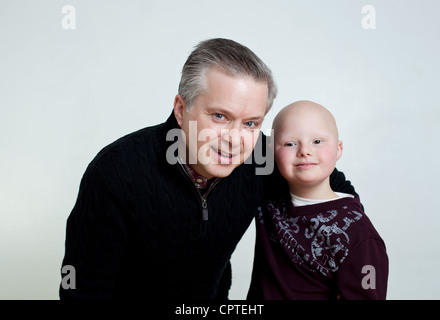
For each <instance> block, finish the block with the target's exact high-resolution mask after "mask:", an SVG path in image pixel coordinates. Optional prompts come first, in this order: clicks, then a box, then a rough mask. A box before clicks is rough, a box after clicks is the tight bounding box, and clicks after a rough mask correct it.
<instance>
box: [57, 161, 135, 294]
mask: <svg viewBox="0 0 440 320" xmlns="http://www.w3.org/2000/svg"><path fill="white" fill-rule="evenodd" d="M111 176H112V174H111V170H110V169H107V170H104V169H103V166H102V165H101V163H100V162H99V161H94V162H92V163H91V164H90V165H89V167H88V168H87V170H86V172H85V173H84V176H83V178H82V180H81V185H80V190H79V194H78V198H77V201H76V203H75V206H74V208H73V210H72V212H71V214H70V216H69V218H68V220H67V228H66V242H65V256H64V260H63V266H66V265H69V266H72V267H73V268H74V270H75V277H74V278H73V279H71V281H74V282H75V284H74V287H72V286H70V287H67V288H66V285H65V284H64V285H63V282H62V283H61V285H60V298H61V299H81V300H83V299H87V300H89V299H113V298H114V297H115V296H114V295H115V292H114V287H115V281H117V280H116V279H117V275H118V272H119V270H120V268H121V261H122V258H121V257H122V255H123V251H124V246H125V243H126V241H127V232H126V225H125V222H124V219H123V210H121V203H120V202H119V201H118V198H117V195H116V194H117V192H115V190H114V185H115V181H114V180H116V179H114V178H113V179H112V178H111ZM63 276H65V275H63V274H62V277H63Z"/></svg>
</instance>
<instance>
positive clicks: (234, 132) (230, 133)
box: [222, 125, 241, 146]
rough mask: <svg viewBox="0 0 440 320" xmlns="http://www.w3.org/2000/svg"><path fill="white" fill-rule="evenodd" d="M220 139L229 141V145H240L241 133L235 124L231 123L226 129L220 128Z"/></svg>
mask: <svg viewBox="0 0 440 320" xmlns="http://www.w3.org/2000/svg"><path fill="white" fill-rule="evenodd" d="M222 140H223V141H225V142H227V143H229V145H230V146H237V145H240V142H241V133H240V128H239V127H238V126H237V125H231V126H229V128H227V129H223V130H222Z"/></svg>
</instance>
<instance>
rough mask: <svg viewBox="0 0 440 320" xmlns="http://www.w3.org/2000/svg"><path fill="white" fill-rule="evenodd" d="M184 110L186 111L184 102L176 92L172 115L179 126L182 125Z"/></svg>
mask: <svg viewBox="0 0 440 320" xmlns="http://www.w3.org/2000/svg"><path fill="white" fill-rule="evenodd" d="M184 112H186V103H185V100H184V99H183V98H182V96H181V95H180V94H178V95H176V97H175V98H174V116H175V117H176V120H177V123H178V124H179V126H180V127H182V123H183V113H184Z"/></svg>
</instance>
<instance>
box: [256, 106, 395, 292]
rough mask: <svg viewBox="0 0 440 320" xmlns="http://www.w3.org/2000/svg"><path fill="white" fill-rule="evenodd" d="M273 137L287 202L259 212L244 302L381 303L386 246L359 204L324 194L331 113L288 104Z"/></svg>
mask: <svg viewBox="0 0 440 320" xmlns="http://www.w3.org/2000/svg"><path fill="white" fill-rule="evenodd" d="M272 138H273V140H272V142H271V145H272V148H273V149H274V155H275V162H276V163H277V166H278V170H279V172H280V173H281V175H282V176H283V177H284V178H285V179H286V181H287V184H288V189H289V191H290V196H289V198H287V199H286V197H283V196H279V197H273V196H272V197H271V199H270V200H269V201H267V202H266V205H265V206H263V207H262V208H259V209H258V214H257V218H256V227H257V243H256V249H255V260H254V269H253V274H252V280H251V286H250V289H249V293H248V299H308V300H311V299H385V297H386V290H387V279H388V257H387V254H386V250H385V244H384V242H383V240H382V239H381V237H380V236H379V234H378V233H377V231H376V230H375V228H374V227H373V225H372V223H371V221H370V220H369V219H368V217H367V216H366V215H365V213H364V212H363V209H362V205H361V203H360V201H359V198H358V197H357V196H353V195H351V194H345V193H335V192H334V191H333V190H332V189H331V188H330V183H329V176H330V174H331V173H332V171H333V169H334V168H335V165H336V161H337V160H338V159H339V158H340V157H341V155H342V142H341V141H339V137H338V130H337V127H336V122H335V120H334V118H333V116H332V115H331V113H330V112H329V111H328V110H327V109H325V108H324V107H322V106H320V105H318V104H316V103H313V102H311V101H298V102H295V103H293V104H291V105H288V106H287V107H285V108H284V109H282V110H281V111H280V112H279V113H278V115H277V116H276V117H275V119H274V121H273V137H272Z"/></svg>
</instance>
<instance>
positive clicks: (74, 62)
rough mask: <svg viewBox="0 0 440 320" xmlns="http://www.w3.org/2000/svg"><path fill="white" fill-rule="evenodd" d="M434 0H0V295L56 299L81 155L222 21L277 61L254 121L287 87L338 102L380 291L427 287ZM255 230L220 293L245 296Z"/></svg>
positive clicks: (133, 111) (165, 99)
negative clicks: (384, 281) (227, 289)
mask: <svg viewBox="0 0 440 320" xmlns="http://www.w3.org/2000/svg"><path fill="white" fill-rule="evenodd" d="M64 5H72V6H73V7H74V8H75V14H76V19H75V21H73V20H72V19H71V20H67V18H66V17H68V16H69V15H68V14H67V13H65V14H63V13H62V8H63V6H64ZM365 5H371V6H373V8H374V9H375V13H376V21H375V22H376V28H375V29H366V28H365V27H366V26H374V25H373V22H374V20H371V19H370V20H368V21H367V20H365V19H367V18H373V16H372V11H371V10H370V11H369V12H367V13H365V12H364V13H362V8H363V7H364V6H365ZM439 13H440V2H439V1H437V0H419V1H414V0H380V1H379V0H376V1H373V0H332V1H326V0H321V1H318V0H308V1H306V0H301V1H300V0H285V1H282V0H271V1H256V0H247V1H239V0H223V1H215V2H214V1H203V0H199V1H190V0H187V1H179V0H173V1H170V0H168V1H164V0H161V1H140V0H139V1H133V0H131V1H123V0H119V1H104V0H94V1H85V0H82V1H80V0H72V1H70V0H69V1H67V0H66V1H60V0H56V1H55V0H50V1H48V0H45V1H31V0H22V1H13V0H2V1H1V3H0V48H1V50H0V108H1V109H0V111H1V113H0V147H1V148H0V298H1V299H58V285H59V282H60V273H59V272H60V267H61V261H62V258H63V254H64V237H65V223H66V219H67V217H68V215H69V213H70V210H71V209H72V207H73V205H74V202H75V199H76V196H77V192H78V187H79V182H80V179H81V177H82V174H83V173H84V170H85V168H86V166H87V164H88V163H89V162H90V161H91V160H92V158H93V157H94V156H95V155H96V153H97V152H98V151H99V150H100V149H101V148H102V147H104V146H105V145H107V144H108V143H110V142H112V141H113V140H115V139H117V138H119V137H120V136H122V135H125V134H127V133H130V132H132V131H135V130H137V129H140V128H143V127H145V126H150V125H154V124H157V123H160V122H163V121H164V120H165V119H166V118H167V117H168V115H169V114H170V113H171V110H172V104H173V99H174V96H175V94H176V92H177V86H178V82H179V78H180V70H181V67H182V66H183V63H184V62H185V60H186V58H187V56H188V54H189V53H190V52H191V50H192V48H193V46H194V45H196V44H197V43H198V42H199V41H201V40H205V39H207V38H213V37H225V38H231V39H234V40H236V41H238V42H241V43H243V44H245V45H247V46H248V47H250V48H251V49H252V50H253V51H254V52H255V53H256V54H257V55H259V56H260V57H261V58H262V59H263V60H264V61H265V62H266V63H267V64H268V65H269V67H270V68H271V69H272V71H273V72H274V75H275V78H276V80H277V83H278V86H279V95H278V98H277V99H276V100H275V103H274V107H273V109H272V110H271V111H270V113H269V114H268V115H267V118H266V120H265V123H264V125H263V127H264V129H265V130H267V129H269V128H270V126H271V122H272V119H273V117H274V116H275V114H276V113H277V112H278V111H279V110H280V109H281V108H282V107H283V106H285V105H287V104H288V103H290V102H293V101H296V100H300V99H309V100H313V101H316V102H318V103H321V104H323V105H324V106H326V107H327V108H328V109H330V111H332V112H333V114H334V115H335V117H336V119H337V122H338V125H339V130H340V135H341V139H342V140H343V141H344V147H345V148H344V154H343V156H342V158H341V160H340V161H339V162H338V169H339V170H341V171H343V172H344V173H345V174H346V176H347V178H348V179H350V180H351V181H352V183H353V184H354V186H355V187H356V190H357V191H358V193H359V194H360V196H361V200H362V202H363V204H364V206H365V209H366V212H367V214H368V215H369V217H370V219H371V220H372V221H373V223H374V225H375V226H376V229H377V230H378V231H379V233H380V234H381V235H382V237H383V239H384V240H385V242H386V245H387V250H388V255H389V258H390V277H389V289H388V298H389V299H439V298H440V293H439V292H440V291H439V290H438V287H439V285H440V250H439V249H438V245H439V240H438V236H437V228H438V227H439V225H440V218H439V215H438V209H437V207H436V206H435V203H436V201H435V197H436V193H437V192H438V190H439V188H438V181H437V180H438V178H439V177H440V174H439V173H440V169H439V165H438V157H439V155H440V152H439V150H438V148H439V146H440V145H439V138H438V137H439V135H440V108H439V100H440V87H439V75H440V63H439V57H440V45H439V41H438V34H439V31H440V20H439V19H438V15H439ZM69 14H72V11H70V13H69ZM70 17H71V16H70ZM63 19H64V20H63ZM363 19H364V24H362V21H363ZM63 21H64V25H63V24H62V22H63ZM74 24H75V27H76V28H75V29H65V28H66V27H69V26H73V25H74ZM254 236H255V233H254V226H253V225H252V226H251V227H250V228H249V230H248V232H247V233H246V235H245V236H244V238H243V239H242V241H241V242H240V244H239V246H238V248H237V250H236V252H235V254H234V256H233V287H232V290H231V294H230V298H231V299H244V298H245V296H246V292H247V287H248V284H249V279H250V272H251V266H252V258H253V247H254ZM139 272H140V273H142V270H139Z"/></svg>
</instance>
